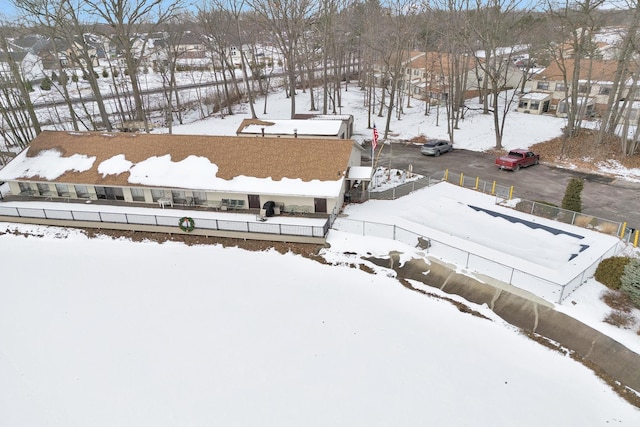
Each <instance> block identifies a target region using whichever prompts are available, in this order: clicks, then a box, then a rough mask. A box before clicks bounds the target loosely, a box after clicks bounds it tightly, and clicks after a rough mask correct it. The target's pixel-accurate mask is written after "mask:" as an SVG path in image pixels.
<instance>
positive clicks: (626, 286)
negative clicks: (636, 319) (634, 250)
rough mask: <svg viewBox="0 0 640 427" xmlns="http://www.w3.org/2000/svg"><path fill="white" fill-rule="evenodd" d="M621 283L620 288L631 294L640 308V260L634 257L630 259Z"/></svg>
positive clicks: (632, 300)
mask: <svg viewBox="0 0 640 427" xmlns="http://www.w3.org/2000/svg"><path fill="white" fill-rule="evenodd" d="M620 283H621V284H620V290H621V291H622V292H624V293H625V294H627V295H629V298H631V302H632V303H633V305H635V306H636V307H637V308H640V260H638V259H637V258H634V259H632V260H631V261H629V263H628V264H627V265H626V266H625V267H624V272H623V274H622V277H621V278H620Z"/></svg>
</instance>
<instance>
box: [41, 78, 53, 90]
mask: <svg viewBox="0 0 640 427" xmlns="http://www.w3.org/2000/svg"><path fill="white" fill-rule="evenodd" d="M40 89H42V90H51V80H49V78H46V79H44V80H43V81H42V83H40Z"/></svg>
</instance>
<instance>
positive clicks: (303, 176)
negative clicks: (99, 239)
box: [0, 131, 354, 189]
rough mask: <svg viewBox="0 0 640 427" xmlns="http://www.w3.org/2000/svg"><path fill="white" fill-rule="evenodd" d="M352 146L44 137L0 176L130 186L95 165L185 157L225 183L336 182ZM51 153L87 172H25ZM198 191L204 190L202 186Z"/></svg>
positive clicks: (62, 134) (56, 134) (116, 135)
mask: <svg viewBox="0 0 640 427" xmlns="http://www.w3.org/2000/svg"><path fill="white" fill-rule="evenodd" d="M353 144H354V142H353V141H352V140H333V139H331V140H327V139H292V138H255V137H234V136H200V135H168V134H133V133H104V132H86V133H85V132H55V131H45V132H42V133H41V134H40V135H38V137H36V138H35V139H34V140H33V141H32V142H31V145H30V146H29V148H28V150H27V151H26V153H25V154H23V155H20V156H18V157H17V158H16V159H14V161H12V162H11V163H10V164H9V165H7V166H6V167H5V168H4V169H3V170H2V171H0V175H2V176H3V177H4V178H5V179H8V178H11V179H19V180H25V181H50V182H63V183H82V184H90V185H115V186H131V185H135V183H132V182H130V181H129V176H130V173H129V172H128V171H125V172H122V173H117V174H115V173H110V174H104V173H103V171H100V172H99V167H100V165H101V164H103V162H105V161H107V160H111V159H114V158H118V157H120V158H121V157H122V156H124V159H125V160H126V161H129V162H131V163H132V164H134V165H135V164H138V163H140V162H144V161H146V160H149V159H152V158H154V157H162V156H167V155H169V156H170V158H171V162H180V161H182V160H185V159H186V158H187V157H190V156H195V157H197V158H200V159H202V158H204V159H206V160H208V161H209V162H210V163H211V164H213V165H215V166H217V173H216V174H215V176H216V177H217V178H222V179H225V180H231V179H233V178H235V177H240V176H246V177H255V178H269V177H270V178H271V179H272V180H274V181H279V180H281V179H283V178H290V179H300V180H302V181H304V182H308V181H311V180H319V181H338V180H340V179H342V176H343V175H342V174H343V173H344V172H345V171H346V170H347V168H348V166H349V165H348V163H349V158H350V155H351V150H352V147H353ZM51 153H59V156H60V157H61V158H62V159H64V158H71V156H74V155H84V156H87V158H89V159H93V158H95V160H93V162H90V161H89V165H90V167H87V168H85V170H80V171H74V170H62V171H60V173H58V174H56V176H55V177H51V176H50V177H49V179H47V178H45V177H43V176H41V175H40V174H41V173H42V172H39V173H38V172H36V173H34V171H33V170H31V171H30V170H29V168H28V166H26V165H27V163H28V160H29V159H30V158H34V157H37V156H39V155H40V154H43V155H46V154H51ZM21 159H22V160H21ZM206 160H204V161H206ZM55 161H56V160H55V159H53V160H52V162H55ZM14 162H15V164H12V163H14ZM21 162H22V163H21ZM59 163H63V162H59ZM180 172H185V173H188V172H189V171H188V170H185V171H180ZM212 178H213V177H212ZM176 187H179V186H176ZM198 187H199V188H203V189H206V188H210V186H207V185H206V183H202V184H201V185H199V186H198Z"/></svg>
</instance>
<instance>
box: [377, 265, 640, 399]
mask: <svg viewBox="0 0 640 427" xmlns="http://www.w3.org/2000/svg"><path fill="white" fill-rule="evenodd" d="M367 260H368V261H371V262H373V263H375V264H376V265H379V266H381V267H386V268H390V269H392V270H394V271H395V272H396V273H397V277H398V279H411V280H415V281H417V282H420V283H423V284H425V285H428V286H431V287H434V288H439V289H441V290H443V291H445V292H447V293H449V294H454V295H459V296H461V297H463V298H464V299H466V300H467V301H470V302H472V303H476V304H480V305H482V304H486V305H487V306H488V307H489V308H491V310H492V311H494V312H495V313H496V314H497V315H498V316H500V317H501V318H503V319H504V320H505V321H507V322H508V323H510V324H512V325H514V326H517V327H519V328H521V329H522V330H524V331H527V332H530V333H532V334H537V335H540V336H542V337H544V338H546V339H548V340H551V341H552V342H554V343H557V344H558V345H559V346H560V347H562V348H566V349H568V350H570V351H571V352H573V355H572V356H573V357H574V358H575V359H577V360H579V361H580V362H581V363H583V364H585V365H586V366H588V367H589V368H591V369H593V370H594V371H596V373H597V374H598V375H599V376H601V377H602V378H603V379H605V380H608V381H607V382H608V383H609V384H612V385H615V382H616V381H617V382H619V383H620V385H621V387H615V388H616V391H617V392H619V393H620V394H624V388H625V387H628V388H630V389H632V390H635V391H636V393H640V355H638V354H636V353H634V352H632V351H631V350H629V349H628V348H626V347H625V346H624V345H622V344H620V343H619V342H617V341H615V340H613V339H611V338H610V337H608V336H606V335H604V334H602V333H600V332H598V331H596V330H595V329H593V328H591V327H589V326H587V325H585V324H584V323H582V322H579V321H578V320H576V319H574V318H572V317H569V316H567V315H566V314H564V313H560V312H558V311H556V310H555V309H554V307H553V305H552V304H550V303H549V302H547V301H545V300H543V299H541V298H539V297H536V296H535V295H533V294H531V293H529V292H527V291H521V290H517V289H515V288H514V287H513V286H509V285H506V284H504V283H500V282H498V281H496V280H494V279H490V278H487V277H482V280H483V281H485V283H483V282H481V281H480V280H476V279H474V278H472V277H469V276H466V275H462V274H459V273H456V271H455V268H453V267H452V266H447V265H445V264H443V263H442V262H441V261H439V260H436V259H429V262H430V263H431V264H427V263H426V262H425V260H424V259H413V260H411V261H408V262H405V263H404V264H403V265H401V266H400V262H399V255H398V254H397V253H395V254H394V253H391V254H390V258H386V259H380V258H367ZM427 271H428V274H425V272H427ZM485 279H486V280H485ZM507 289H508V290H507ZM555 347H558V346H557V345H556V346H555ZM576 356H577V357H576ZM607 376H608V377H610V378H606V377H607ZM612 380H613V381H612ZM627 393H628V392H627ZM627 397H629V396H627ZM627 400H629V401H630V402H631V403H633V402H634V400H635V402H636V403H635V404H636V406H638V404H639V403H638V402H639V401H640V399H638V398H637V396H636V398H635V399H627Z"/></svg>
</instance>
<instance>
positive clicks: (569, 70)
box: [518, 59, 640, 117]
mask: <svg viewBox="0 0 640 427" xmlns="http://www.w3.org/2000/svg"><path fill="white" fill-rule="evenodd" d="M563 63H564V67H565V69H566V71H565V72H564V73H563V71H562V68H561V67H560V65H559V64H558V63H557V62H553V63H551V65H549V67H547V68H545V69H544V70H542V71H541V72H539V73H536V74H534V75H533V76H532V77H531V78H530V80H529V81H527V83H526V85H525V92H529V93H530V94H532V93H538V94H545V101H546V100H548V101H549V109H548V111H550V112H554V113H555V114H556V115H557V116H560V117H564V116H566V115H567V101H566V99H565V98H566V97H567V93H570V89H571V88H568V87H566V83H565V80H564V76H565V75H566V76H567V77H568V78H569V79H570V78H571V76H572V75H573V70H574V66H575V60H574V59H564V60H563ZM616 68H617V62H616V61H601V60H587V59H585V60H582V61H581V66H580V76H579V78H580V80H579V83H578V84H579V86H578V88H577V89H578V96H579V99H578V104H579V106H580V107H581V111H583V115H584V116H586V117H589V116H592V115H593V114H597V113H598V112H599V111H602V110H604V109H605V108H606V105H607V102H608V100H609V94H610V93H611V90H612V88H613V80H614V74H615V71H616ZM630 84H631V81H628V82H626V83H625V85H627V87H628V86H629V85H630ZM638 95H639V96H640V94H638ZM531 96H534V95H529V94H527V95H523V98H525V100H524V101H526V100H527V98H530V97H531ZM535 96H542V95H535ZM547 98H548V99H547ZM520 101H521V102H520V107H519V108H518V111H521V109H524V110H527V111H528V112H530V113H534V114H540V113H543V112H546V111H544V110H543V109H539V110H538V111H536V109H533V108H528V107H527V106H526V103H525V102H523V99H522V98H521V99H520Z"/></svg>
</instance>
